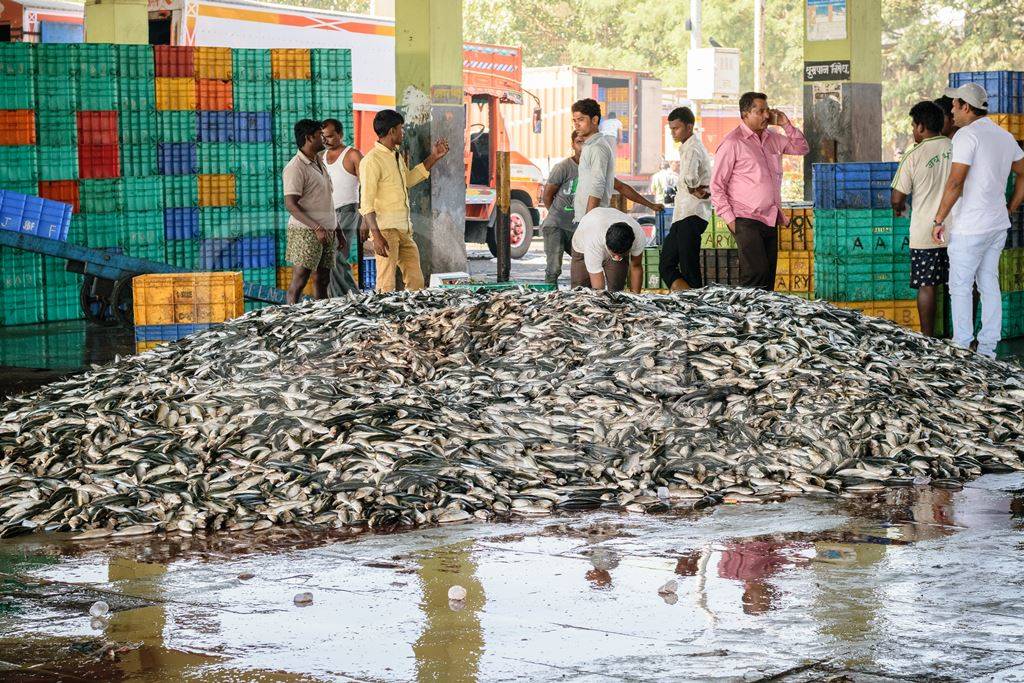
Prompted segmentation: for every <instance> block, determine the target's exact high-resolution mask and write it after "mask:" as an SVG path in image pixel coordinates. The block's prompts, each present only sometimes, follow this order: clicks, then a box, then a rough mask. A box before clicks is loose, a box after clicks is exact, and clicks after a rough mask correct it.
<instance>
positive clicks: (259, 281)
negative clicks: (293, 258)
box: [242, 268, 277, 287]
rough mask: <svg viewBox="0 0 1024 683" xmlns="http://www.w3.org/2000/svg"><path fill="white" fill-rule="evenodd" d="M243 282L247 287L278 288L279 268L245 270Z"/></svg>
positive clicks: (243, 271) (243, 270)
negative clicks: (263, 286) (264, 286)
mask: <svg viewBox="0 0 1024 683" xmlns="http://www.w3.org/2000/svg"><path fill="white" fill-rule="evenodd" d="M242 281H243V282H244V283H245V284H247V285H266V286H268V287H277V268H243V269H242Z"/></svg>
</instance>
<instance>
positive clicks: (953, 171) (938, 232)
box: [932, 163, 971, 242]
mask: <svg viewBox="0 0 1024 683" xmlns="http://www.w3.org/2000/svg"><path fill="white" fill-rule="evenodd" d="M970 170H971V167H970V166H968V165H967V164H956V163H954V164H952V166H951V167H950V169H949V178H948V179H947V180H946V187H945V189H944V190H943V191H942V201H941V202H939V211H938V213H936V214H935V222H936V223H939V225H935V226H933V227H932V238H933V239H934V240H935V241H936V242H944V241H945V238H944V233H945V232H946V229H945V227H946V226H944V225H942V223H944V222H945V220H946V218H947V217H948V216H949V212H950V211H952V210H953V205H954V204H956V201H957V200H958V199H960V197H961V195H963V193H964V182H965V181H966V180H967V172H968V171H970Z"/></svg>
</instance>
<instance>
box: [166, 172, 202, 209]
mask: <svg viewBox="0 0 1024 683" xmlns="http://www.w3.org/2000/svg"><path fill="white" fill-rule="evenodd" d="M162 177H163V185H164V206H165V207H166V208H174V207H179V208H187V207H190V206H199V184H198V182H197V180H196V176H194V175H167V176H162Z"/></svg>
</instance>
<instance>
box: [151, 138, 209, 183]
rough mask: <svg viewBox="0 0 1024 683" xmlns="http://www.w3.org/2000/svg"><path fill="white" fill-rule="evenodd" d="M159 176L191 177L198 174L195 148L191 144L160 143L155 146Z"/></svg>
mask: <svg viewBox="0 0 1024 683" xmlns="http://www.w3.org/2000/svg"><path fill="white" fill-rule="evenodd" d="M157 166H158V167H159V169H160V175H193V174H195V173H198V172H199V159H198V156H197V155H196V146H195V144H193V143H191V142H162V143H160V144H159V145H157Z"/></svg>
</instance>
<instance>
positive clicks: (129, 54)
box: [116, 45, 156, 79]
mask: <svg viewBox="0 0 1024 683" xmlns="http://www.w3.org/2000/svg"><path fill="white" fill-rule="evenodd" d="M116 48H117V75H118V76H119V77H120V78H138V79H152V78H155V77H156V62H155V61H154V59H153V47H152V46H151V45H117V46H116Z"/></svg>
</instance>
